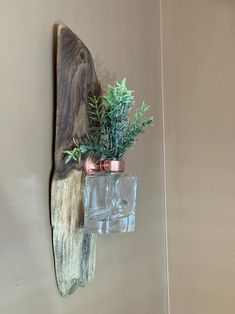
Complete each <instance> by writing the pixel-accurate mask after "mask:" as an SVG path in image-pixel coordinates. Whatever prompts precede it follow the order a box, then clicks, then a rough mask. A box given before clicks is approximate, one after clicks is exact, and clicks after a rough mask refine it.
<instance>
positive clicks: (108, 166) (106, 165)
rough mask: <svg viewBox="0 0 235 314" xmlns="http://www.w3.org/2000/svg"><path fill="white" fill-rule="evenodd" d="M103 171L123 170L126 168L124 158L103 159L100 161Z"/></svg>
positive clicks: (100, 167)
mask: <svg viewBox="0 0 235 314" xmlns="http://www.w3.org/2000/svg"><path fill="white" fill-rule="evenodd" d="M99 169H100V170H101V171H114V172H116V171H117V172H123V171H124V170H125V162H124V160H101V161H100V162H99Z"/></svg>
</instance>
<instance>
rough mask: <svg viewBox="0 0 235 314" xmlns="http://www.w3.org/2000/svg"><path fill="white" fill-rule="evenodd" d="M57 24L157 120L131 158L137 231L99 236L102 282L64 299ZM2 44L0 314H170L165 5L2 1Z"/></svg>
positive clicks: (102, 0)
mask: <svg viewBox="0 0 235 314" xmlns="http://www.w3.org/2000/svg"><path fill="white" fill-rule="evenodd" d="M56 20H61V21H63V22H64V23H65V24H67V25H68V26H70V27H71V28H72V29H73V30H74V31H75V32H76V33H77V34H78V35H79V36H80V37H81V38H82V39H83V40H84V42H85V43H86V44H87V46H88V47H89V49H90V50H91V52H92V54H93V55H94V56H95V57H96V56H97V55H98V56H100V58H101V61H102V62H103V67H104V68H106V69H108V70H109V71H110V72H111V74H110V75H111V76H112V75H113V74H114V75H115V76H116V78H117V79H121V78H123V77H124V76H126V77H127V83H128V84H129V87H130V88H132V89H134V90H135V91H136V97H137V99H138V100H139V101H140V100H143V99H145V100H146V101H147V102H149V103H150V104H152V113H153V114H154V115H156V116H158V118H157V123H156V126H155V127H154V128H153V129H152V130H151V131H150V132H149V135H148V137H147V136H146V139H145V140H144V139H143V138H142V139H140V141H139V143H138V145H137V146H136V150H135V151H134V152H131V153H130V154H129V156H128V172H130V173H135V174H137V175H138V178H139V192H138V218H137V230H136V232H134V233H132V234H126V235H120V236H111V237H109V238H99V241H98V251H97V272H96V279H95V281H94V282H93V283H92V284H91V285H89V286H88V287H87V288H86V289H80V290H79V291H77V292H76V293H75V294H74V295H72V296H70V297H68V298H65V299H63V298H62V297H60V295H59V294H58V291H57V289H56V285H55V278H54V268H53V257H52V248H51V229H50V224H49V209H48V203H49V201H48V188H49V174H50V171H51V166H52V163H51V143H52V93H53V90H52V25H53V23H54V22H55V21H56ZM0 38H1V50H0V84H1V92H0V103H1V116H0V126H1V132H0V145H1V157H0V158H1V181H0V183H1V185H0V187H1V190H0V202H1V210H0V247H1V254H0V295H1V298H0V313H1V314H15V313H17V314H32V313H33V314H37V313H40V314H41V313H45V314H47V313H48V314H49V313H50V314H55V313H56V314H74V313H87V314H99V313H102V314H120V313H126V314H127V313H128V314H153V313H158V314H165V313H166V294H165V291H166V289H165V262H164V254H165V253H164V208H163V207H164V206H163V170H162V169H163V167H162V164H163V160H162V159H163V157H162V127H161V124H162V122H161V115H162V112H161V96H160V95H161V93H160V85H161V84H160V83H161V82H160V39H159V38H160V31H159V2H158V1H151V0H148V1H144V2H143V1H141V0H135V1H134V0H128V1H125V0H119V1H114V0H109V1H105V0H98V1H92V0H57V1H56V0H1V1H0ZM96 58H97V57H96ZM101 72H102V71H101ZM102 73H103V74H105V77H107V73H106V72H105V71H104V72H102ZM152 165H154V167H152Z"/></svg>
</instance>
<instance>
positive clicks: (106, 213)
mask: <svg viewBox="0 0 235 314" xmlns="http://www.w3.org/2000/svg"><path fill="white" fill-rule="evenodd" d="M136 188H137V181H136V177H135V176H131V175H127V174H119V173H105V172H104V173H100V174H97V175H90V176H86V177H85V186H84V206H85V219H84V227H85V228H86V229H87V230H89V231H90V232H93V233H99V234H109V233H115V232H129V231H134V229H135V210H136Z"/></svg>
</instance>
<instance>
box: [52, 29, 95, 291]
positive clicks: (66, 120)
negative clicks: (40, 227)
mask: <svg viewBox="0 0 235 314" xmlns="http://www.w3.org/2000/svg"><path fill="white" fill-rule="evenodd" d="M100 92H101V91H100V84H99V82H98V79H97V76H96V73H95V69H94V64H93V60H92V57H91V55H90V52H89V50H88V49H87V48H86V46H85V45H84V44H83V42H82V41H81V40H80V39H79V38H78V37H77V36H76V35H75V34H74V33H73V32H72V31H71V30H70V29H69V28H68V27H67V26H65V25H62V24H61V25H56V117H55V146H54V147H55V150H54V171H53V176H52V182H51V223H52V230H53V250H54V259H55V270H56V279H57V285H58V289H59V291H60V293H61V294H62V295H63V296H66V295H68V294H71V293H73V292H74V291H75V290H76V289H77V287H84V286H85V285H86V284H87V283H88V282H90V281H91V280H92V279H93V277H94V272H95V256H96V236H95V235H92V234H90V233H87V232H85V231H84V230H83V228H82V226H83V204H82V195H81V189H82V177H83V173H82V164H80V165H78V164H77V163H76V162H72V163H69V164H65V163H64V159H63V151H64V150H65V149H66V148H69V147H71V145H72V139H73V138H74V137H79V136H82V135H83V134H85V133H86V131H87V128H88V127H89V121H88V119H87V107H86V104H87V99H88V96H92V95H96V96H99V95H100Z"/></svg>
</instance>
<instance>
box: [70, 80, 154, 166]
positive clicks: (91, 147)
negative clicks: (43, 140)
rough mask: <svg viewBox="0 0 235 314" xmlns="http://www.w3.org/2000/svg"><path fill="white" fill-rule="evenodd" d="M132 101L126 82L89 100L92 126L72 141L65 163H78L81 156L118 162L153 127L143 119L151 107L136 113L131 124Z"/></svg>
mask: <svg viewBox="0 0 235 314" xmlns="http://www.w3.org/2000/svg"><path fill="white" fill-rule="evenodd" d="M134 104H135V99H134V96H133V91H131V90H128V89H127V88H126V80H125V79H123V80H122V81H121V82H120V83H116V84H115V85H114V86H110V85H108V89H107V92H106V94H105V95H103V96H100V97H99V98H96V97H91V98H89V108H88V118H89V121H90V122H91V127H90V128H89V130H88V132H87V134H86V135H85V136H83V137H82V138H77V139H73V143H74V147H73V148H72V149H68V150H65V151H64V153H65V154H66V156H67V157H66V160H65V162H66V163H67V162H69V161H71V160H76V161H77V162H80V160H81V157H82V155H84V154H94V155H95V156H96V157H97V158H98V159H100V160H104V159H110V160H120V159H122V158H123V156H124V154H125V152H126V151H127V150H128V149H130V148H131V147H132V146H133V144H134V143H135V141H136V137H137V136H138V135H139V134H141V133H143V132H144V130H145V128H146V127H147V126H151V125H153V117H151V118H148V119H145V114H146V112H147V111H148V110H149V108H150V106H148V105H147V104H145V103H144V102H143V104H142V105H141V107H140V108H139V109H138V110H137V111H136V112H135V114H134V119H133V121H132V122H131V121H130V118H129V114H130V112H131V110H132V109H133V106H134Z"/></svg>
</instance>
